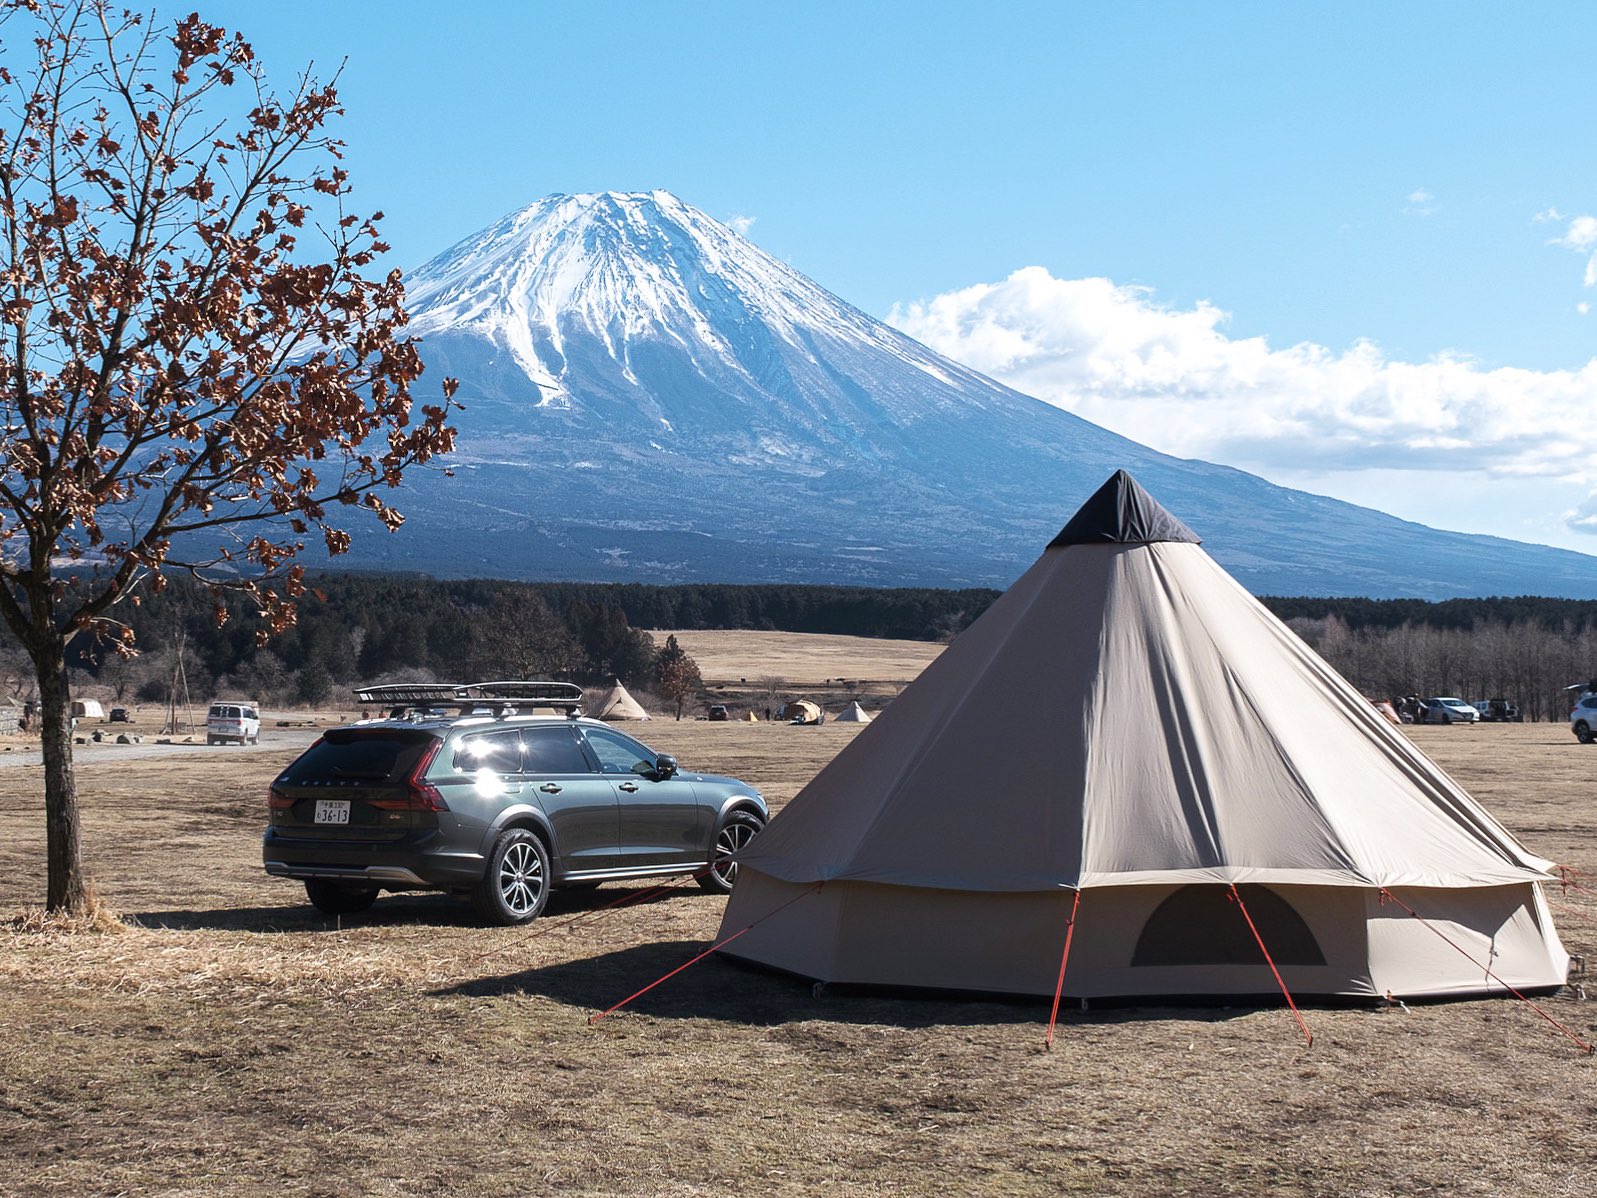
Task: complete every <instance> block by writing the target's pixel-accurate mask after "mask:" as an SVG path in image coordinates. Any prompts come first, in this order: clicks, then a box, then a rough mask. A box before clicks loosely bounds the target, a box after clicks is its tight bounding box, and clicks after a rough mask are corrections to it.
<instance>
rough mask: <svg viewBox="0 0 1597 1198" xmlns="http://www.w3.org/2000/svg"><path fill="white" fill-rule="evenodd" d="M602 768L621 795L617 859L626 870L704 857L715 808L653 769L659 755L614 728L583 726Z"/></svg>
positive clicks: (680, 780) (684, 785)
mask: <svg viewBox="0 0 1597 1198" xmlns="http://www.w3.org/2000/svg"><path fill="white" fill-rule="evenodd" d="M583 735H584V737H585V738H586V739H587V742H588V747H589V749H591V750H592V752H593V755H594V756H595V758H597V759H598V762H599V768H600V771H601V772H602V773H603V774H604V776H605V777H606V779H608V780H609V781H610V782H611V783H613V784H614V786H615V789H616V794H617V797H618V800H619V807H618V810H619V813H620V839H619V841H618V844H619V861H618V864H619V865H621V866H623V867H625V868H630V869H642V868H647V867H649V866H666V865H688V864H694V863H698V862H703V861H705V860H707V859H708V856H709V851H710V829H711V823H712V820H713V817H714V813H713V812H711V811H709V810H708V809H707V808H706V807H704V806H703V805H702V804H701V803H700V802H699V796H698V794H697V793H696V792H695V791H694V789H693V784H692V783H691V782H688V781H686V780H685V779H683V778H680V777H676V776H673V777H670V778H661V777H660V776H659V775H658V774H657V773H656V772H655V768H654V766H655V760H656V758H657V754H656V753H655V752H654V751H653V750H652V749H650V748H649V747H648V746H646V745H643V744H640V743H639V742H638V741H635V740H633V739H632V738H631V737H630V736H624V735H623V734H621V733H619V732H617V731H615V730H614V729H612V728H584V729H583Z"/></svg>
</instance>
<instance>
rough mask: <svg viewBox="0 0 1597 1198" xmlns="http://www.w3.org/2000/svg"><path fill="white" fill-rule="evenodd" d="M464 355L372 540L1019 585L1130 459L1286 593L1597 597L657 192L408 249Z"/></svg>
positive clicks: (1525, 560)
mask: <svg viewBox="0 0 1597 1198" xmlns="http://www.w3.org/2000/svg"><path fill="white" fill-rule="evenodd" d="M406 286H407V293H408V305H409V307H410V310H411V313H412V322H411V331H412V333H414V334H415V335H417V336H419V337H421V338H422V342H423V344H422V353H423V356H424V358H425V359H426V361H427V363H428V369H429V373H430V374H432V375H433V377H436V376H437V375H438V374H452V375H455V376H456V377H458V378H459V379H460V380H461V390H460V398H461V399H462V400H463V401H464V402H465V404H466V405H467V411H466V412H465V414H464V416H463V417H462V419H461V421H460V424H461V437H460V442H459V450H458V453H457V454H456V456H455V461H454V465H455V468H456V470H455V473H456V477H455V478H453V479H446V478H444V477H442V476H441V475H440V474H431V473H427V472H418V473H415V474H413V475H411V476H408V477H407V480H406V490H407V491H408V492H409V493H408V494H407V495H406V496H405V497H404V498H403V499H402V500H401V501H400V507H401V509H402V510H404V511H405V512H406V513H407V514H408V515H409V516H410V518H411V519H410V521H409V524H408V525H407V529H406V531H405V534H404V535H403V536H402V537H398V538H394V539H392V540H386V541H385V540H382V539H377V538H370V537H368V538H361V539H359V540H357V542H356V557H355V563H354V564H364V565H371V566H386V567H398V568H411V569H424V570H428V571H431V572H434V573H440V574H450V575H471V574H483V575H497V576H501V577H519V578H538V577H542V578H588V579H597V580H605V579H624V580H636V581H659V582H669V581H684V580H689V579H698V580H718V581H732V582H739V581H741V582H753V581H812V582H843V583H849V582H853V583H861V584H870V585H944V586H963V585H998V586H1002V585H1007V583H1008V582H1009V581H1011V580H1012V579H1013V578H1014V577H1015V576H1016V575H1017V574H1018V573H1019V572H1020V570H1021V569H1023V568H1024V567H1025V566H1026V565H1027V564H1029V563H1030V562H1031V561H1032V560H1033V559H1034V558H1035V557H1036V555H1037V554H1038V553H1039V552H1041V549H1042V547H1043V546H1044V545H1045V544H1047V542H1048V540H1049V539H1050V538H1051V537H1052V536H1053V534H1054V533H1055V532H1057V531H1058V529H1059V527H1060V525H1062V524H1063V523H1064V521H1065V520H1066V519H1067V518H1068V517H1069V516H1070V514H1071V513H1072V512H1074V511H1075V509H1076V507H1077V506H1078V505H1079V504H1080V502H1081V501H1082V500H1083V499H1085V498H1086V497H1087V496H1088V495H1089V494H1091V493H1092V492H1093V491H1094V490H1096V489H1097V487H1098V486H1099V484H1100V483H1102V482H1103V480H1104V479H1105V478H1107V477H1108V476H1109V475H1110V474H1111V473H1112V472H1113V471H1114V470H1116V469H1118V468H1122V467H1124V468H1126V469H1129V470H1130V471H1131V472H1132V473H1133V474H1134V475H1136V477H1137V478H1138V480H1139V481H1140V482H1142V483H1143V485H1144V486H1146V487H1147V488H1148V489H1149V490H1150V491H1151V492H1152V493H1153V494H1154V495H1155V496H1156V497H1157V498H1158V499H1159V500H1160V502H1162V503H1163V504H1164V505H1165V506H1166V507H1168V508H1170V509H1171V510H1172V511H1173V512H1175V513H1176V514H1177V515H1178V516H1180V517H1181V518H1182V519H1183V520H1185V521H1186V522H1187V523H1188V524H1189V525H1191V526H1192V527H1193V528H1194V529H1196V530H1197V531H1198V532H1199V533H1200V535H1202V536H1204V537H1205V541H1206V544H1207V546H1208V548H1209V549H1210V551H1211V552H1212V553H1213V554H1214V555H1215V556H1216V557H1217V558H1218V559H1219V560H1220V561H1221V562H1222V563H1223V564H1225V565H1226V566H1227V568H1229V569H1230V570H1231V571H1232V572H1233V573H1234V574H1235V575H1236V576H1237V577H1238V578H1239V579H1240V580H1241V581H1242V582H1243V583H1244V584H1245V585H1247V586H1248V587H1250V588H1251V589H1253V590H1255V591H1256V592H1271V593H1277V594H1369V595H1419V596H1427V597H1441V596H1446V595H1480V594H1519V593H1542V594H1557V595H1580V596H1597V558H1591V557H1587V556H1585V555H1582V554H1575V553H1568V552H1565V551H1561V550H1553V549H1548V548H1545V547H1541V546H1527V545H1520V544H1517V543H1514V542H1509V541H1503V540H1497V539H1494V538H1486V537H1471V536H1466V535H1463V534H1459V533H1448V532H1440V531H1437V530H1434V529H1429V528H1425V527H1423V526H1421V525H1417V524H1412V523H1406V522H1403V521H1399V520H1396V519H1394V518H1392V517H1389V516H1385V515H1382V514H1381V513H1378V512H1374V511H1371V510H1369V509H1366V508H1360V507H1355V506H1353V505H1350V504H1346V503H1340V502H1338V501H1335V500H1330V499H1325V498H1323V497H1320V496H1315V495H1309V494H1306V493H1304V492H1299V491H1291V490H1287V489H1284V488H1280V487H1275V486H1272V485H1271V484H1269V483H1267V482H1265V481H1264V480H1262V479H1259V478H1257V477H1255V476H1252V475H1248V474H1245V473H1242V472H1240V471H1237V470H1232V469H1229V468H1227V467H1223V466H1217V465H1213V464H1210V463H1206V462H1196V461H1184V460H1181V459H1176V458H1171V457H1168V456H1166V455H1163V454H1160V453H1157V452H1155V451H1153V450H1151V449H1148V448H1147V447H1145V446H1142V445H1139V444H1137V443H1136V442H1133V441H1130V440H1127V439H1126V438H1124V437H1121V436H1118V435H1116V434H1114V433H1110V432H1108V431H1107V430H1105V429H1103V428H1100V427H1099V426H1097V425H1093V424H1090V423H1088V422H1087V421H1085V420H1082V419H1080V418H1079V417H1076V416H1074V415H1072V414H1070V413H1068V412H1065V411H1062V410H1061V409H1059V408H1055V407H1052V406H1051V405H1048V404H1044V403H1042V402H1040V401H1038V400H1035V399H1032V398H1030V397H1029V396H1024V395H1020V394H1018V393H1017V392H1014V391H1011V390H1009V389H1008V388H1006V387H1003V386H1001V385H999V384H998V383H995V382H994V381H992V380H991V379H988V378H986V377H985V376H983V375H980V374H977V373H976V372H974V371H972V370H970V369H968V368H966V367H963V366H960V365H958V364H956V363H954V362H951V361H949V360H948V359H945V358H942V357H940V356H939V355H937V354H936V353H934V352H933V351H932V350H930V349H927V348H926V347H925V346H922V345H920V344H919V343H917V342H915V341H912V340H910V339H909V338H908V337H906V336H904V335H903V334H901V333H899V332H897V331H896V330H894V329H892V328H889V327H888V326H887V325H885V324H883V323H881V322H879V321H877V320H874V319H873V318H871V317H870V316H868V315H866V314H865V313H863V312H861V311H859V310H858V309H856V308H853V307H852V306H850V305H848V304H847V303H845V302H843V301H842V300H840V299H838V298H837V297H836V296H834V295H832V294H830V293H829V292H827V291H825V290H824V289H823V288H821V287H819V286H817V285H816V284H815V283H813V282H811V281H810V280H809V279H807V278H805V277H804V276H803V275H801V274H799V273H798V272H797V271H795V270H793V269H792V268H791V267H789V266H787V265H785V264H784V263H782V262H779V261H777V260H776V259H775V258H773V257H771V256H770V255H769V254H766V253H765V252H764V251H762V250H760V249H759V248H758V247H757V246H755V245H753V244H752V243H751V242H749V241H748V240H747V239H745V238H744V237H742V236H740V235H739V234H737V233H736V232H734V231H733V230H731V229H729V228H727V227H726V226H724V225H722V224H720V223H719V222H717V221H714V220H712V219H711V218H710V217H708V216H706V215H705V214H704V213H702V212H700V211H698V210H697V209H694V208H692V207H690V206H689V205H687V204H684V203H683V202H682V201H680V200H678V199H677V198H676V197H674V196H672V195H670V194H669V193H666V192H661V191H656V192H650V193H644V194H619V193H613V192H609V193H603V194H598V195H579V196H565V195H556V196H550V197H547V198H545V199H542V200H539V201H538V202H537V203H534V204H531V205H529V206H528V207H526V208H523V209H521V210H520V211H519V212H515V213H512V214H510V215H509V216H506V217H505V218H504V219H502V220H500V221H498V222H496V223H495V224H494V225H492V226H490V227H489V228H487V229H485V230H483V231H482V232H481V233H478V234H476V235H474V236H472V237H468V238H466V239H465V240H463V241H461V242H459V243H457V244H456V245H454V246H453V247H451V248H450V249H448V250H446V251H445V252H444V253H442V254H440V255H439V256H438V257H436V258H434V259H433V260H432V261H430V262H428V263H426V264H425V265H424V266H422V267H421V268H419V269H418V270H416V271H414V272H413V273H412V274H410V275H409V276H408V278H407V282H406Z"/></svg>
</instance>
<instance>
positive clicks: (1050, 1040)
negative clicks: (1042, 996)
mask: <svg viewBox="0 0 1597 1198" xmlns="http://www.w3.org/2000/svg"><path fill="white" fill-rule="evenodd" d="M1080 907H1081V889H1080V888H1079V887H1078V888H1077V890H1076V901H1075V902H1073V903H1071V904H1070V922H1069V923H1067V924H1066V925H1065V951H1064V955H1062V956H1061V957H1060V958H1059V981H1058V982H1057V983H1055V985H1054V1009H1053V1010H1052V1011H1050V1012H1049V1013H1048V1035H1047V1036H1046V1037H1045V1038H1044V1039H1043V1047H1044V1048H1046V1049H1049V1050H1050V1051H1051V1050H1052V1049H1053V1046H1054V1024H1056V1023H1057V1022H1059V996H1060V995H1061V994H1063V993H1064V992H1065V963H1066V962H1067V961H1069V960H1070V938H1071V937H1072V936H1074V935H1075V934H1076V911H1077V910H1078V909H1079V908H1080Z"/></svg>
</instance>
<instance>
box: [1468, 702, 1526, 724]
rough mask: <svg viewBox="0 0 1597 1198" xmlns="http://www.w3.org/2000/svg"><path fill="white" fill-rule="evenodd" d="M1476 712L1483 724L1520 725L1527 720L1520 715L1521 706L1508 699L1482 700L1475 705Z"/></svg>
mask: <svg viewBox="0 0 1597 1198" xmlns="http://www.w3.org/2000/svg"><path fill="white" fill-rule="evenodd" d="M1475 710H1476V711H1477V712H1479V713H1480V717H1481V720H1482V722H1483V723H1490V724H1518V723H1521V722H1523V721H1524V719H1525V717H1524V716H1523V715H1521V714H1520V710H1519V704H1518V703H1514V702H1511V701H1510V700H1508V699H1481V700H1479V701H1478V702H1477V703H1476V704H1475Z"/></svg>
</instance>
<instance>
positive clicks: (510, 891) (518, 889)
mask: <svg viewBox="0 0 1597 1198" xmlns="http://www.w3.org/2000/svg"><path fill="white" fill-rule="evenodd" d="M543 887H544V877H543V862H542V861H541V860H539V857H538V850H537V849H535V848H534V847H533V846H532V845H530V844H527V843H525V842H519V843H516V844H512V845H511V846H510V847H509V848H508V849H506V850H505V855H504V858H503V859H502V860H501V861H500V863H499V893H500V895H501V896H502V897H503V899H504V901H505V906H506V908H508V909H509V910H510V912H511V913H512V914H513V915H516V916H518V917H519V916H523V915H526V914H528V913H529V912H531V911H535V910H536V909H537V907H538V900H539V898H540V897H541V896H542V894H543Z"/></svg>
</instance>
